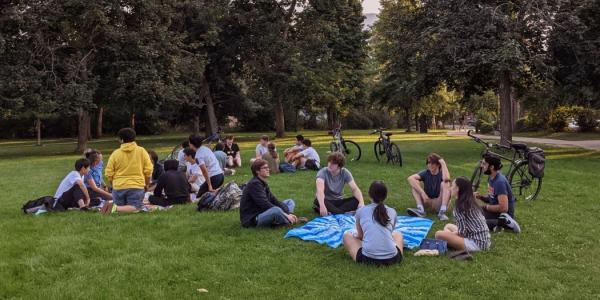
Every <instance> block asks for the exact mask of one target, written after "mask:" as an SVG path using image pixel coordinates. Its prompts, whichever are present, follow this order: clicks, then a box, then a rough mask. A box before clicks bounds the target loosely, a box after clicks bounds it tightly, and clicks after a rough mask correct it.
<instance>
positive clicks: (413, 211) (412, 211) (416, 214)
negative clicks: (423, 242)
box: [406, 208, 425, 218]
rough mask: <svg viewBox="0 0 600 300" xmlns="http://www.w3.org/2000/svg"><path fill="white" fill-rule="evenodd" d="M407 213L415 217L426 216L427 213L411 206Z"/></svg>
mask: <svg viewBox="0 0 600 300" xmlns="http://www.w3.org/2000/svg"><path fill="white" fill-rule="evenodd" d="M406 213H407V214H408V215H409V216H413V217H421V218H423V217H425V213H424V212H422V211H420V210H418V209H416V208H409V209H407V210H406Z"/></svg>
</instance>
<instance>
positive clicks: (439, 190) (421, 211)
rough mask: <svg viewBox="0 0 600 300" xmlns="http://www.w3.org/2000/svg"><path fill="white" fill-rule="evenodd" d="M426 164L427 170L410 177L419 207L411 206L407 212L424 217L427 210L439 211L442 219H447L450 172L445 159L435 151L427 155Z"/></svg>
mask: <svg viewBox="0 0 600 300" xmlns="http://www.w3.org/2000/svg"><path fill="white" fill-rule="evenodd" d="M426 164H427V168H426V169H425V170H422V171H421V172H419V173H417V174H413V175H411V176H409V177H408V184H409V185H410V187H411V192H412V195H413V197H414V198H415V202H416V203H417V208H409V209H407V213H408V214H409V215H411V216H415V217H424V216H425V212H426V210H427V211H433V212H435V213H437V215H438V218H439V219H440V220H441V221H447V220H448V216H446V210H447V209H448V204H449V202H450V191H449V187H448V183H450V172H448V167H447V166H446V162H445V161H444V159H443V158H441V157H440V156H439V155H437V154H435V153H431V154H429V155H428V156H427V161H426ZM421 182H422V184H421ZM421 185H422V186H421Z"/></svg>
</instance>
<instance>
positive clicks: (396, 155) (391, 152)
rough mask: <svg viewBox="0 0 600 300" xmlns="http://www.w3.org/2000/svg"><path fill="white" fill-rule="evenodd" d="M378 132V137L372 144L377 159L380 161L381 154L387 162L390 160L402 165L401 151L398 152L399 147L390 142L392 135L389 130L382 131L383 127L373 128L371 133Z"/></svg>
mask: <svg viewBox="0 0 600 300" xmlns="http://www.w3.org/2000/svg"><path fill="white" fill-rule="evenodd" d="M375 133H379V138H378V139H377V141H376V142H375V144H374V145H373V150H374V151H375V158H377V161H378V162H379V161H382V160H383V156H384V155H385V158H386V159H387V161H386V162H387V163H388V164H389V163H390V162H391V163H392V164H394V165H399V166H401V167H402V153H401V152H400V147H398V145H396V144H395V143H394V142H392V140H391V138H390V136H392V133H391V132H383V128H379V129H375V130H373V132H371V134H375Z"/></svg>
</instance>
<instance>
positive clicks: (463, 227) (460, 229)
mask: <svg viewBox="0 0 600 300" xmlns="http://www.w3.org/2000/svg"><path fill="white" fill-rule="evenodd" d="M450 191H451V194H452V197H453V198H455V199H456V203H455V207H454V210H453V211H452V214H453V215H454V221H455V222H456V225H454V224H450V223H449V224H446V226H444V230H440V231H438V232H436V233H435V238H436V239H438V240H444V241H446V242H448V247H450V248H452V249H454V250H465V251H467V252H477V251H482V250H488V249H489V248H490V245H491V244H492V241H491V239H490V232H489V230H488V227H487V224H486V222H485V218H484V217H483V212H482V211H481V208H480V207H479V205H478V204H477V201H476V200H475V197H474V195H473V187H472V185H471V181H469V180H468V179H466V178H464V177H458V178H456V179H455V180H454V182H453V183H452V187H451V188H450Z"/></svg>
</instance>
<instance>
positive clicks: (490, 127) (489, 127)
mask: <svg viewBox="0 0 600 300" xmlns="http://www.w3.org/2000/svg"><path fill="white" fill-rule="evenodd" d="M493 131H494V124H492V123H488V122H485V121H483V122H481V125H480V126H479V132H481V133H483V134H488V133H492V132H493Z"/></svg>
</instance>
